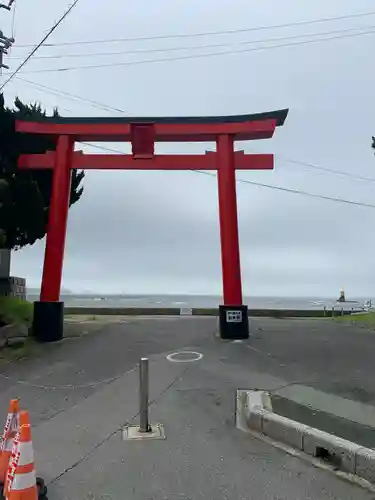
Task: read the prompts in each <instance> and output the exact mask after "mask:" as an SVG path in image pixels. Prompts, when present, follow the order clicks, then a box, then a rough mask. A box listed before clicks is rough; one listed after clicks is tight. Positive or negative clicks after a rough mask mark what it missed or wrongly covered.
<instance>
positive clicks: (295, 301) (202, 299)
mask: <svg viewBox="0 0 375 500" xmlns="http://www.w3.org/2000/svg"><path fill="white" fill-rule="evenodd" d="M27 299H28V300H30V301H37V300H39V293H35V292H34V290H33V291H32V293H30V292H28V293H27ZM61 300H62V301H64V302H65V305H66V306H68V307H108V308H115V307H116V308H117V307H118V308H121V307H155V308H158V307H174V308H200V307H202V308H213V307H218V306H219V305H220V304H222V303H223V299H222V296H221V295H214V294H213V295H210V294H188V293H185V294H172V293H170V294H141V293H139V294H135V293H134V294H125V293H106V294H102V293H95V292H90V293H74V292H70V291H69V292H67V291H64V292H62V293H61ZM368 300H372V297H350V298H349V297H348V300H347V302H338V296H337V297H322V296H320V297H318V296H312V297H294V296H288V297H285V296H284V297H277V296H260V295H259V296H244V298H243V303H244V305H247V306H248V307H249V308H252V309H307V310H309V309H311V310H312V309H324V307H326V308H332V307H334V308H342V309H344V310H348V309H354V310H361V309H363V306H364V304H365V302H366V301H368Z"/></svg>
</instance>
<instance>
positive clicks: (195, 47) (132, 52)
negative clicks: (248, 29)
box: [9, 25, 375, 60]
mask: <svg viewBox="0 0 375 500" xmlns="http://www.w3.org/2000/svg"><path fill="white" fill-rule="evenodd" d="M373 28H375V25H370V26H363V27H358V28H346V29H340V30H330V31H325V32H324V31H323V32H319V33H305V34H302V35H290V36H283V37H273V38H263V39H258V40H242V41H238V42H235V44H236V45H251V44H255V43H268V42H278V41H282V40H295V39H300V38H308V37H317V36H322V35H333V34H338V33H349V32H358V31H360V32H361V33H362V32H363V31H364V30H372V29H373ZM358 34H359V33H358ZM228 45H230V44H228V43H216V44H215V43H214V44H205V45H190V46H182V47H165V48H157V49H135V50H125V51H123V50H122V51H114V52H92V53H90V52H89V53H78V54H77V53H72V54H49V55H42V56H36V57H34V59H39V60H40V59H63V58H77V57H78V58H80V57H100V56H117V55H136V54H149V53H155V52H175V51H180V50H202V49H212V48H220V47H228ZM21 58H22V57H21V56H13V57H10V58H9V59H21Z"/></svg>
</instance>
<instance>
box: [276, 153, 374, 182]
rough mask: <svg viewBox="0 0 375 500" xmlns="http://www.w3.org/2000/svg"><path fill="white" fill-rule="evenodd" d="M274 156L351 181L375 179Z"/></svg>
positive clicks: (372, 180)
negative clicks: (350, 179)
mask: <svg viewBox="0 0 375 500" xmlns="http://www.w3.org/2000/svg"><path fill="white" fill-rule="evenodd" d="M275 156H276V157H278V158H280V159H282V160H283V161H285V162H287V163H294V164H296V165H303V166H306V167H309V168H313V169H315V170H321V171H323V172H329V173H331V174H337V175H342V176H345V177H350V178H352V179H359V180H361V181H369V182H375V178H374V177H367V176H363V175H357V174H351V173H349V172H343V171H342V170H335V169H333V168H328V167H321V166H319V165H315V164H313V163H308V162H306V161H300V160H293V159H292V158H287V157H285V156H281V155H279V154H275Z"/></svg>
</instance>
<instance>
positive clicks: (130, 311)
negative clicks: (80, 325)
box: [65, 307, 351, 318]
mask: <svg viewBox="0 0 375 500" xmlns="http://www.w3.org/2000/svg"><path fill="white" fill-rule="evenodd" d="M332 314H334V315H335V316H341V315H345V316H348V315H350V314H351V311H344V310H343V311H341V310H337V309H336V310H335V311H332V310H328V309H327V310H323V309H320V310H315V309H311V310H307V309H304V310H299V309H249V317H263V318H325V317H327V318H330V317H332ZM65 315H66V316H76V315H80V316H218V315H219V309H217V308H199V307H195V308H193V309H179V308H177V307H65Z"/></svg>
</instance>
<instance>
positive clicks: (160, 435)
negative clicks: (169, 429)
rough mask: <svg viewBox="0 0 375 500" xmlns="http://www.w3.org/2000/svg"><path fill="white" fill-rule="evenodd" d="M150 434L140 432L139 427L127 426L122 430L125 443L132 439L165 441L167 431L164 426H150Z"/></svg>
mask: <svg viewBox="0 0 375 500" xmlns="http://www.w3.org/2000/svg"><path fill="white" fill-rule="evenodd" d="M150 429H151V430H150V431H149V432H139V425H127V426H126V427H124V428H123V430H122V439H123V441H130V440H132V439H138V440H143V439H165V430H164V426H163V425H162V424H154V425H150Z"/></svg>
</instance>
